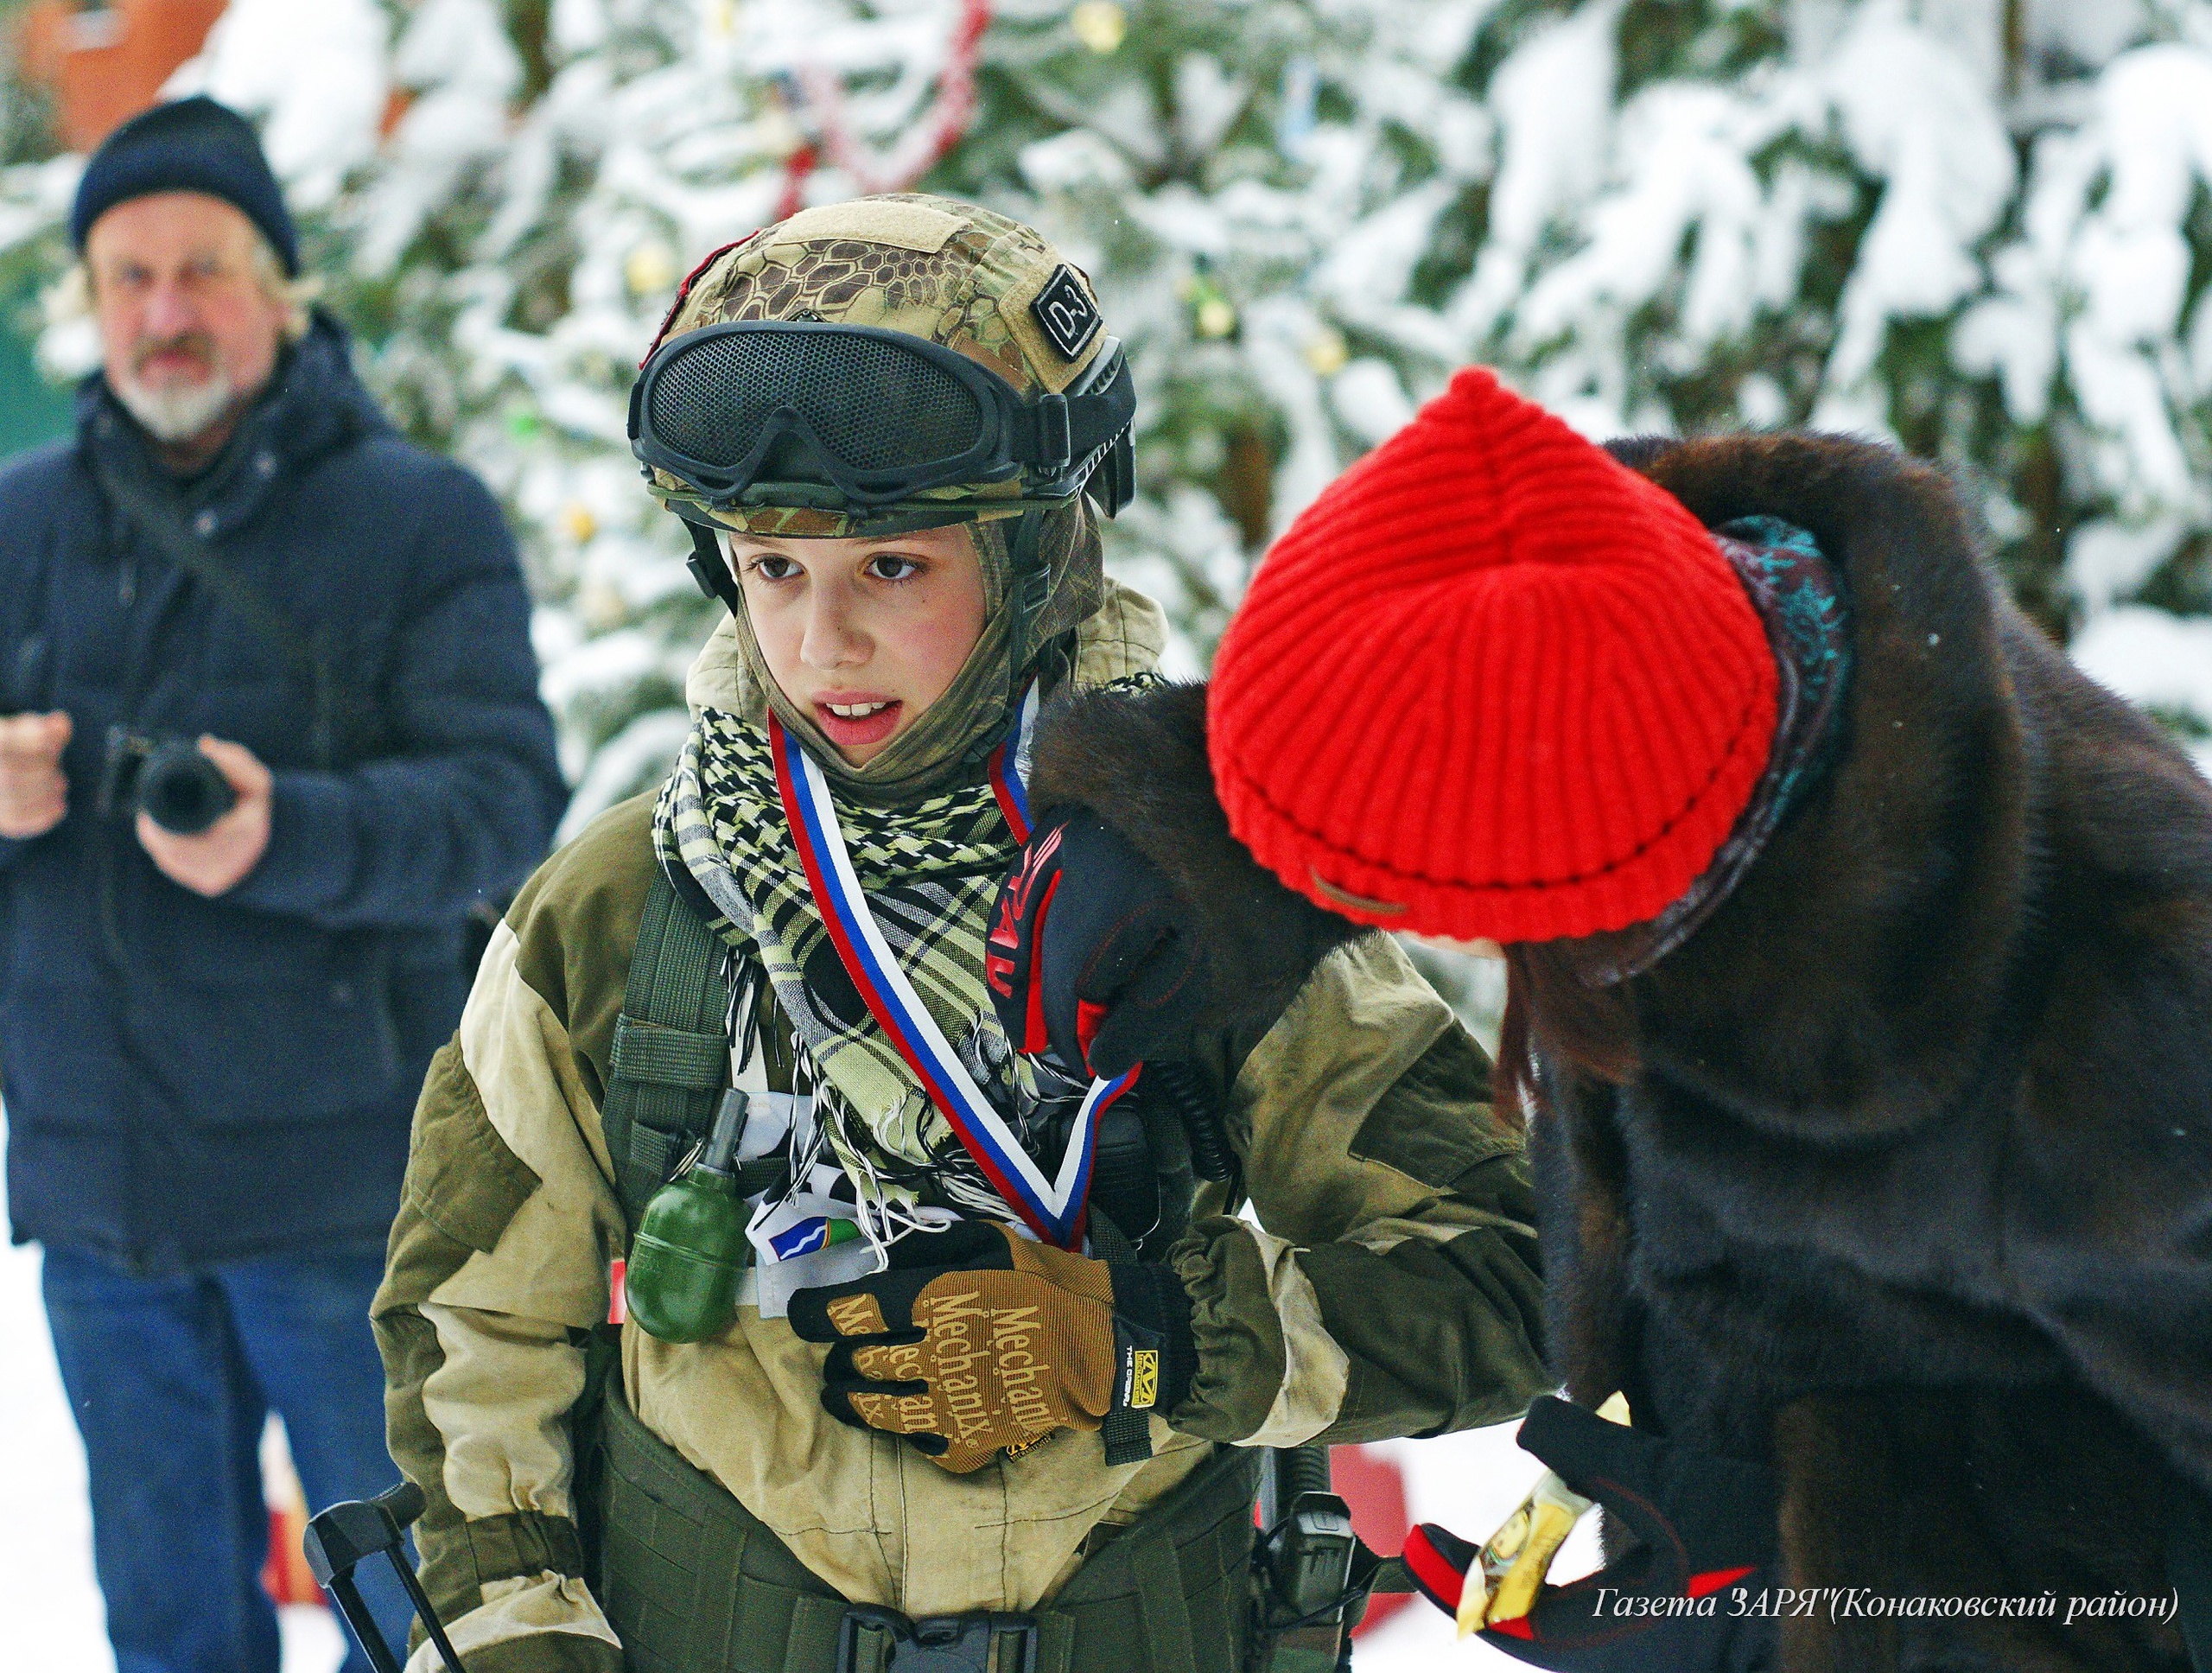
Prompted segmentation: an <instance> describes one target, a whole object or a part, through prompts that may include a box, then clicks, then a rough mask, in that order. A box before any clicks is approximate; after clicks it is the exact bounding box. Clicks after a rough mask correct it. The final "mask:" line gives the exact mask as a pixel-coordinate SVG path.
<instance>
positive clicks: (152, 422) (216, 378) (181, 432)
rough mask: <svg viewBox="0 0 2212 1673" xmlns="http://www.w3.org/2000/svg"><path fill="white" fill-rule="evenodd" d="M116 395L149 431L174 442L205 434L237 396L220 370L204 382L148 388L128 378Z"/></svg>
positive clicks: (195, 438) (169, 441) (188, 440)
mask: <svg viewBox="0 0 2212 1673" xmlns="http://www.w3.org/2000/svg"><path fill="white" fill-rule="evenodd" d="M115 395H116V398H117V399H118V400H119V401H121V402H122V403H123V405H124V410H125V411H127V412H129V413H130V416H131V417H133V418H136V419H137V421H138V422H139V423H140V424H142V425H143V426H144V427H145V429H146V433H147V434H148V435H149V436H152V437H153V438H154V439H155V440H156V441H157V442H168V443H170V444H171V445H172V446H174V445H175V444H176V443H178V442H191V441H194V440H197V439H198V438H199V437H200V436H205V435H206V434H207V431H208V430H209V429H212V428H213V426H214V424H215V423H216V421H217V420H218V419H219V418H221V417H223V415H224V414H225V413H226V412H228V411H229V410H230V409H231V404H232V401H233V400H235V399H236V398H237V393H236V391H233V390H232V387H231V380H230V378H227V377H226V376H225V375H224V374H223V373H222V372H215V373H214V374H213V376H211V377H209V378H207V380H206V381H205V382H204V383H198V384H187V385H182V386H181V387H177V388H171V389H149V388H147V387H146V386H145V385H143V384H141V383H138V382H137V380H136V379H128V380H125V381H124V383H122V384H121V385H118V387H117V389H116V391H115Z"/></svg>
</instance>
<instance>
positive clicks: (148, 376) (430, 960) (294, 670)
mask: <svg viewBox="0 0 2212 1673" xmlns="http://www.w3.org/2000/svg"><path fill="white" fill-rule="evenodd" d="M72 231H73V235H74V238H75V240H76V243H77V245H78V248H79V251H80V252H81V253H82V255H83V257H84V260H85V276H86V279H87V281H88V283H89V287H90V297H91V302H92V307H93V309H94V310H95V314H96V318H97V320H98V322H99V328H100V333H101V339H102V346H103V353H104V366H103V370H102V372H101V373H99V375H96V376H94V377H92V378H89V379H87V381H86V385H85V387H84V390H83V391H82V393H81V395H80V397H79V404H78V429H77V435H76V436H75V438H74V439H73V441H70V442H63V443H59V444H56V445H55V446H54V447H51V448H46V449H43V450H41V451H39V452H36V453H34V454H31V455H27V456H25V457H23V458H22V459H20V460H18V461H15V462H14V463H13V464H11V465H10V467H9V468H7V469H6V470H5V471H4V472H0V714H4V715H5V716H6V718H5V719H0V1075H3V1076H4V1091H5V1097H6V1104H7V1114H8V1135H9V1148H8V1197H9V1200H8V1207H9V1215H10V1225H11V1228H12V1231H13V1234H14V1236H15V1237H16V1239H17V1240H18V1241H28V1240H30V1239H34V1238H35V1239H38V1240H40V1241H41V1242H42V1243H44V1244H45V1245H46V1263H45V1287H46V1299H47V1307H48V1315H49V1318H50V1320H51V1323H52V1327H53V1332H54V1345H55V1349H56V1352H57V1354H58V1357H59V1358H60V1369H61V1374H62V1378H63V1381H64V1383H65V1384H66V1385H67V1390H68V1394H69V1398H70V1402H71V1405H72V1408H73V1410H74V1411H75V1414H76V1416H77V1421H78V1424H79V1428H81V1430H82V1431H83V1434H84V1438H85V1443H86V1452H87V1454H88V1456H89V1460H90V1464H91V1476H92V1502H93V1510H94V1525H95V1548H96V1556H97V1561H98V1565H99V1576H100V1582H101V1586H102V1588H103V1590H104V1591H105V1593H106V1598H107V1610H108V1624H109V1632H110V1636H111V1638H112V1639H113V1641H114V1643H115V1646H116V1650H117V1653H118V1660H119V1662H120V1663H121V1664H122V1665H123V1666H124V1667H126V1668H130V1669H133V1670H142V1669H143V1670H149V1673H150V1670H156V1669H159V1670H163V1673H168V1670H175V1673H200V1670H206V1673H241V1670H245V1673H259V1670H270V1673H273V1670H274V1669H275V1668H276V1667H277V1632H276V1624H275V1618H274V1614H273V1612H272V1611H271V1609H270V1606H269V1603H268V1600H267V1599H266V1598H265V1597H264V1595H263V1594H262V1593H261V1592H260V1589H259V1587H258V1585H257V1574H258V1572H259V1569H260V1568H261V1565H262V1562H263V1557H264V1547H265V1543H266V1528H267V1520H266V1515H265V1512H264V1511H263V1509H262V1504H261V1497H260V1483H259V1474H258V1470H257V1463H256V1459H257V1446H258V1442H259V1439H260V1435H261V1430H262V1427H263V1424H264V1416H265V1414H266V1412H267V1411H269V1410H270V1409H275V1410H276V1411H277V1413H278V1414H279V1415H281V1416H282V1417H283V1420H284V1423H285V1426H286V1430H287V1433H288V1434H289V1440H290V1445H291V1450H292V1454H293V1457H294V1459H295V1461H296V1464H297V1466H298V1468H299V1473H300V1475H301V1477H302V1482H303V1484H304V1485H305V1487H306V1490H307V1492H308V1498H310V1500H311V1501H313V1502H315V1503H317V1504H321V1503H327V1502H329V1501H331V1500H334V1499H337V1498H349V1497H356V1496H360V1495H364V1494H366V1493H370V1492H376V1491H378V1490H379V1489H381V1488H382V1487H383V1486H385V1485H389V1483H390V1481H391V1479H392V1475H393V1471H392V1466H391V1463H390V1462H389V1460H388V1459H387V1458H386V1456H385V1451H384V1444H383V1428H384V1423H383V1412H382V1403H381V1387H382V1378H381V1374H380V1371H379V1368H378V1361H377V1357H376V1351H375V1348H374V1347H373V1345H372V1342H371V1339H370V1335H369V1330H368V1322H367V1313H368V1305H369V1300H370V1296H371V1295H372V1292H373V1291H374V1289H375V1288H376V1284H377V1280H378V1274H379V1271H380V1269H381V1260H380V1255H381V1250H382V1247H383V1242H384V1236H385V1230H386V1228H387V1227H388V1226H389V1225H390V1224H391V1219H392V1216H393V1213H394V1212H395V1210H396V1208H397V1202H398V1197H399V1186H400V1176H401V1172H402V1168H403V1166H404V1162H405V1159H406V1152H407V1133H408V1123H409V1117H410V1111H411V1110H412V1107H413V1104H414V1102H415V1095H416V1090H417V1088H418V1087H419V1085H420V1084H421V1081H422V1078H423V1068H424V1066H425V1064H426V1063H427V1061H428V1059H429V1055H430V1053H431V1052H432V1050H433V1049H434V1048H435V1046H437V1045H438V1044H439V1043H440V1042H441V1041H442V1040H445V1039H446V1038H447V1037H448V1035H449V1034H451V1033H452V1031H453V1027H454V1021H455V1019H456V1018H457V1016H458V1015H459V1013H460V1010H461V1002H462V999H463V997H464V996H465V993H466V975H465V972H464V970H463V969H462V957H463V955H462V946H463V932H464V926H465V922H466V919H467V913H468V912H469V909H470V907H471V906H472V905H474V904H475V903H477V902H480V901H484V900H491V899H493V898H495V897H498V896H500V895H502V894H504V893H505V891H507V890H508V889H510V888H511V887H512V886H513V884H514V883H515V882H516V881H518V879H519V878H520V877H521V876H522V875H524V873H525V872H527V871H528V870H529V869H530V868H531V865H533V864H534V863H535V862H536V861H537V858H538V857H539V856H540V855H541V854H542V853H543V849H544V847H545V844H546V842H547V839H548V837H549V836H550V832H551V830H552V828H553V825H554V822H555V820H556V818H557V817H558V815H559V812H560V810H561V806H562V804H563V799H564V791H563V786H562V782H561V778H560V773H559V771H558V768H557V767H556V762H555V759H554V753H553V738H552V728H551V724H550V719H549V717H548V716H547V715H546V712H545V710H544V708H543V705H542V704H541V703H540V702H539V700H538V697H537V669H536V665H535V663H534V661H533V658H532V657H531V650H530V645H529V639H528V635H527V627H528V608H529V605H528V599H527V597H526V595H525V593H524V587H523V582H522V577H521V575H520V573H519V571H518V566H517V563H516V559H515V553H514V549H513V545H512V541H511V540H510V538H509V536H508V534H507V531H506V530H505V527H504V526H503V525H502V522H501V519H500V516H499V510H498V508H497V506H495V505H494V503H493V499H492V498H491V497H490V495H488V494H487V493H486V492H485V490H484V488H483V487H482V486H481V485H480V483H479V482H477V480H475V479H474V477H472V476H471V475H470V474H468V473H467V472H466V471H464V470H462V469H461V468H458V467H456V466H454V465H452V464H449V463H447V462H444V461H440V460H436V459H434V458H431V457H429V456H428V455H424V454H423V453H421V452H419V451H417V450H416V448H411V447H410V446H408V445H407V444H406V443H404V442H402V441H401V440H400V439H399V438H398V436H397V435H395V434H394V433H393V430H392V429H391V425H390V423H388V422H387V421H386V420H385V417H383V415H382V414H381V413H380V412H379V411H378V410H377V408H376V406H375V404H373V402H372V400H371V398H369V396H368V394H367V393H366V391H364V390H363V389H362V387H361V386H360V385H359V383H357V382H356V381H355V379H354V376H353V371H352V369H351V367H350V365H349V363H348V357H347V348H346V337H345V335H344V334H343V332H342V331H341V330H340V328H339V327H338V326H337V325H336V324H335V323H334V321H331V320H330V319H328V318H327V316H325V315H320V314H313V315H311V314H309V313H308V311H307V309H305V307H304V306H303V304H302V301H301V298H300V287H299V286H298V284H297V282H296V251H295V245H294V241H293V234H292V227H291V225H290V222H289V219H288V217H287V215H286V213H285V210H284V207H283V201H282V199H281V197H280V196H279V194H278V191H277V184H276V181H274V179H273V178H272V177H271V176H270V173H269V169H268V166H267V164H266V162H264V160H263V157H262V155H261V152H260V149H259V147H258V144H257V141H256V139H255V137H254V135H253V131H252V130H251V128H250V127H249V126H248V125H247V124H245V122H244V121H243V120H242V119H241V118H238V117H237V116H236V115H234V114H233V113H232V112H231V111H226V110H225V109H223V108H222V107H221V106H219V105H215V104H213V103H212V102H211V101H208V100H207V99H189V100H185V101H182V102H181V103H178V104H174V105H164V106H161V107H159V108H157V109H156V110H154V111H149V112H148V113H147V114H146V115H144V116H143V117H141V118H137V119H136V120H134V121H133V122H131V123H130V124H126V125H125V126H124V128H122V129H120V130H118V132H117V133H116V134H115V135H114V136H113V137H111V139H110V140H109V141H108V142H107V143H106V144H105V146H104V147H103V148H102V149H101V150H100V151H99V153H98V154H97V155H96V156H94V157H93V158H92V162H90V164H89V165H88V167H87V169H86V173H85V175H84V179H83V183H82V185H81V187H80V188H79V195H78V199H77V203H76V208H75V213H74V216H73V226H72ZM165 740H181V741H185V743H186V744H187V745H188V746H191V745H194V744H196V746H197V748H198V750H199V752H200V753H199V754H198V755H197V756H194V755H190V754H186V756H185V759H184V760H183V765H184V767H186V768H187V769H191V768H193V767H194V766H195V765H197V764H200V763H202V762H212V764H213V767H214V769H216V772H215V773H214V774H212V775H211V774H207V773H206V771H205V767H204V766H203V767H200V771H201V773H202V776H203V778H205V779H207V783H205V784H203V785H202V786H200V793H201V794H202V796H203V798H205V799H207V800H208V801H209V802H210V804H211V805H209V806H208V807H207V808H206V809H205V810H203V811H204V812H216V811H218V810H219V808H220V806H221V805H222V804H224V803H226V802H227V803H229V804H230V805H229V806H228V810H227V811H220V812H219V817H213V821H212V823H207V824H205V825H204V828H203V829H200V830H190V829H176V828H165V824H163V823H156V819H155V818H154V817H152V813H151V812H149V807H152V808H153V811H158V812H162V814H163V817H164V820H165V822H166V824H167V825H168V827H177V826H183V827H189V826H191V825H192V824H194V823H195V821H194V819H193V818H191V817H181V816H180V815H179V814H178V813H177V811H176V810H175V809H174V808H170V809H162V808H160V807H157V806H153V805H154V804H155V803H156V802H157V801H158V799H159V798H158V797H156V795H155V794H154V793H153V792H155V791H156V789H157V788H158V787H159V786H158V783H156V779H158V776H159V775H158V774H157V773H156V770H155V765H154V764H155V761H156V757H154V756H152V755H150V754H149V753H148V747H149V745H157V744H159V743H160V742H161V741H165ZM189 779H190V773H189V771H188V773H187V774H186V780H187V782H186V784H185V788H186V789H187V790H189V789H191V788H192V786H191V785H190V783H189V782H188V781H189ZM173 782H174V781H173ZM210 791H212V796H210V795H207V792H210ZM186 799H187V800H189V799H191V798H190V797H187V798H186ZM393 1625H394V1626H395V1627H398V1626H402V1625H404V1615H403V1616H401V1618H400V1619H397V1620H396V1621H395V1622H394V1623H393Z"/></svg>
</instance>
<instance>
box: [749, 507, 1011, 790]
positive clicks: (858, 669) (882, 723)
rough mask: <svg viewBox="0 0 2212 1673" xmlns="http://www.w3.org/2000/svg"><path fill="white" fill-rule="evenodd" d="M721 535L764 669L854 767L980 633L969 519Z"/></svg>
mask: <svg viewBox="0 0 2212 1673" xmlns="http://www.w3.org/2000/svg"><path fill="white" fill-rule="evenodd" d="M727 539H728V550H729V556H730V566H731V568H732V569H733V570H734V572H735V573H736V576H737V578H738V584H739V586H741V588H743V589H744V592H745V612H746V614H747V617H748V618H749V619H750V620H751V621H752V624H753V638H754V639H755V640H757V641H758V642H759V644H760V654H761V657H762V658H763V659H764V660H766V663H767V665H768V671H769V672H770V673H771V674H772V675H773V676H774V677H775V680H776V684H777V685H778V686H779V687H780V688H781V689H782V691H783V693H784V696H785V697H787V698H789V699H790V700H791V703H794V704H795V705H797V706H798V708H801V709H804V710H805V711H806V712H807V714H808V715H809V716H810V717H811V718H812V720H813V722H814V723H815V724H816V725H817V726H818V727H820V728H822V733H823V736H824V737H826V738H828V739H829V741H830V742H831V743H833V744H835V745H836V747H837V753H838V754H840V755H842V756H843V757H844V758H845V760H847V761H848V762H849V763H850V764H851V765H852V766H854V767H864V766H866V765H867V764H868V762H869V761H871V760H874V758H875V757H876V756H878V755H880V754H882V753H883V752H884V750H885V749H886V748H887V747H889V746H890V743H891V741H892V740H893V738H895V737H897V736H898V735H899V734H900V733H901V732H904V731H905V730H906V728H908V727H910V726H912V724H913V723H914V722H916V721H917V720H918V719H919V718H920V717H921V716H922V713H923V711H924V710H925V709H928V707H929V706H930V705H931V703H935V702H936V701H937V700H938V698H939V697H943V696H944V692H945V689H946V688H947V687H948V686H950V684H952V680H953V677H954V676H955V675H957V673H958V672H959V671H960V669H961V665H963V663H965V662H966V661H967V660H968V653H969V652H970V651H972V650H974V649H975V648H976V640H977V639H981V638H982V633H983V620H984V601H983V569H982V557H980V556H979V555H978V554H977V552H976V542H975V539H974V538H973V537H972V536H971V535H970V533H969V531H968V530H967V529H966V528H965V527H964V526H962V525H953V526H951V527H949V528H943V529H921V530H917V531H914V532H913V533H912V534H899V535H885V536H878V537H874V538H866V539H850V540H797V539H789V538H781V537H774V536H767V535H747V534H733V535H730V536H728V537H727Z"/></svg>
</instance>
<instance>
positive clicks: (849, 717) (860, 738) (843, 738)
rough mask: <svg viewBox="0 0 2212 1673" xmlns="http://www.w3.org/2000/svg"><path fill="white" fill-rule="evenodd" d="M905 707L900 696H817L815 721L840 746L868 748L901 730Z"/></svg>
mask: <svg viewBox="0 0 2212 1673" xmlns="http://www.w3.org/2000/svg"><path fill="white" fill-rule="evenodd" d="M905 709H906V705H905V704H904V703H900V702H899V700H898V699H897V698H896V697H856V698H854V699H853V700H851V701H839V702H836V703H830V702H827V701H825V700H823V699H821V698H817V699H816V700H815V703H814V723H815V724H816V725H817V726H818V727H820V728H822V735H823V737H825V738H827V739H829V741H830V742H832V743H834V744H836V746H837V747H839V748H840V749H856V748H865V747H867V746H868V745H869V744H872V743H881V742H882V741H884V740H885V739H886V738H887V737H889V736H890V735H892V734H893V732H895V731H897V730H898V729H899V716H900V715H901V714H902V713H904V712H905Z"/></svg>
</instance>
